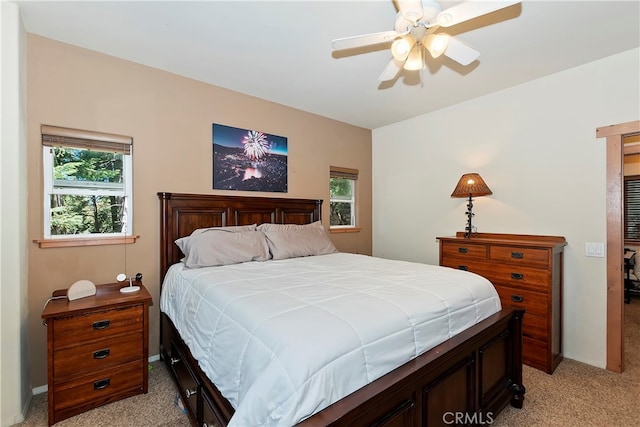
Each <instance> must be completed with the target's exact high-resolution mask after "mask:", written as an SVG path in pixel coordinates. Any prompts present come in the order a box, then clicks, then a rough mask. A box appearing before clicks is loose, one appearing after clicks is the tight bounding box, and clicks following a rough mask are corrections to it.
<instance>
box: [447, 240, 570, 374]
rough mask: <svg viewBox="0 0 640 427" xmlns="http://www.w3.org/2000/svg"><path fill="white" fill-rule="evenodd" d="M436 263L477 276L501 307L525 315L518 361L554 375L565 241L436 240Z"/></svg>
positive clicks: (559, 351) (559, 340)
mask: <svg viewBox="0 0 640 427" xmlns="http://www.w3.org/2000/svg"><path fill="white" fill-rule="evenodd" d="M437 239H438V240H439V241H440V265H443V266H446V267H453V268H458V269H460V270H468V271H472V272H474V273H477V274H479V275H481V276H483V277H486V278H487V279H489V280H490V281H491V282H492V283H493V285H494V286H495V288H496V290H497V291H498V294H499V295H500V301H501V302H502V306H503V307H513V308H520V309H524V310H525V311H526V314H525V315H524V318H523V319H524V322H523V331H522V332H523V343H522V344H523V350H522V353H523V354H522V360H523V362H524V363H525V364H527V365H529V366H532V367H534V368H537V369H541V370H543V371H545V372H547V373H549V374H551V373H553V371H554V370H555V368H556V367H557V366H558V363H560V361H561V360H562V345H561V344H562V275H563V274H562V269H563V266H562V263H563V260H562V257H563V252H564V247H565V245H566V244H567V243H566V241H565V238H564V237H558V236H531V235H522V234H496V233H475V234H473V235H472V237H471V238H465V237H464V233H463V232H458V233H456V236H455V237H438V238H437Z"/></svg>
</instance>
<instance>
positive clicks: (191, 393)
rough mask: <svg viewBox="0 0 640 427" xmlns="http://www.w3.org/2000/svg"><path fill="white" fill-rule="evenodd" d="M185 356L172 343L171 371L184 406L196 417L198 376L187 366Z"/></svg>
mask: <svg viewBox="0 0 640 427" xmlns="http://www.w3.org/2000/svg"><path fill="white" fill-rule="evenodd" d="M185 357H186V356H185V354H184V353H183V352H182V351H181V349H180V348H179V347H178V346H177V345H176V344H175V343H173V342H172V343H171V370H172V371H173V375H175V377H176V379H177V380H178V381H177V382H178V388H179V389H180V392H181V395H182V400H183V402H182V403H183V404H184V405H185V408H186V409H187V410H188V411H190V412H191V413H192V414H193V415H194V419H195V418H196V417H195V415H196V414H197V413H198V412H197V408H198V391H199V387H198V381H197V380H196V376H195V375H193V374H192V373H191V370H190V369H189V367H188V366H187V363H186V362H185V361H186V358H185Z"/></svg>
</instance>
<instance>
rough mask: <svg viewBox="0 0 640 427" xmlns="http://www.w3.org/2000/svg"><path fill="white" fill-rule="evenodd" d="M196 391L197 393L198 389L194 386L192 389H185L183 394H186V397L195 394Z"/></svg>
mask: <svg viewBox="0 0 640 427" xmlns="http://www.w3.org/2000/svg"><path fill="white" fill-rule="evenodd" d="M197 393H198V390H197V389H195V388H194V389H193V390H189V389H186V390H185V391H184V394H186V395H187V399H188V398H190V397H191V396H195V395H196V394H197Z"/></svg>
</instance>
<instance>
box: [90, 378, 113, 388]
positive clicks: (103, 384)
mask: <svg viewBox="0 0 640 427" xmlns="http://www.w3.org/2000/svg"><path fill="white" fill-rule="evenodd" d="M109 384H111V380H110V379H109V378H105V379H103V380H98V381H96V382H94V383H93V389H94V390H102V389H105V388H107V387H109Z"/></svg>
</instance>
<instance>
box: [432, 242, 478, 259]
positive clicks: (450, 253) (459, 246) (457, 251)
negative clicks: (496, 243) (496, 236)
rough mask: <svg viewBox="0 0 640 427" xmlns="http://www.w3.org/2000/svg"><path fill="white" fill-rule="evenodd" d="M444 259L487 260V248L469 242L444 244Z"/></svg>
mask: <svg viewBox="0 0 640 427" xmlns="http://www.w3.org/2000/svg"><path fill="white" fill-rule="evenodd" d="M441 256H442V258H443V259H444V258H451V257H453V258H460V259H471V260H485V259H487V246H486V245H476V244H470V243H467V242H443V243H442V254H441Z"/></svg>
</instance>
